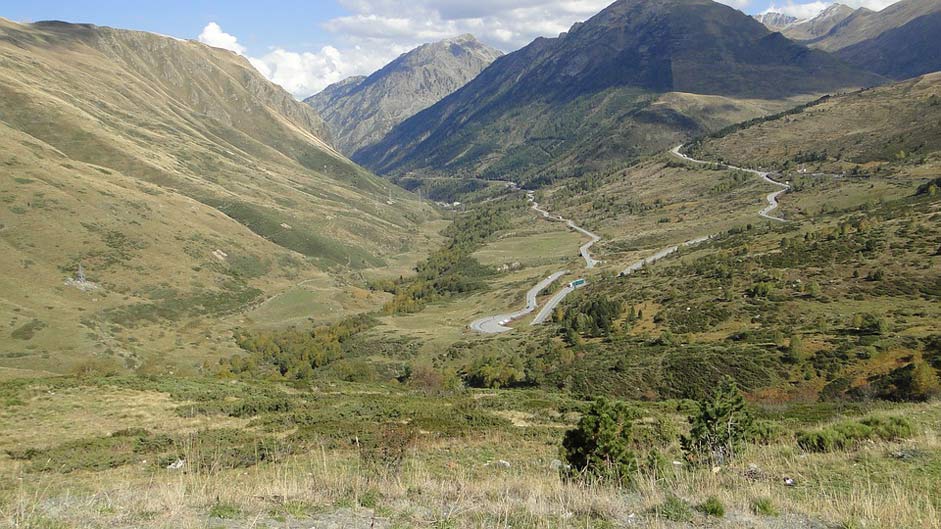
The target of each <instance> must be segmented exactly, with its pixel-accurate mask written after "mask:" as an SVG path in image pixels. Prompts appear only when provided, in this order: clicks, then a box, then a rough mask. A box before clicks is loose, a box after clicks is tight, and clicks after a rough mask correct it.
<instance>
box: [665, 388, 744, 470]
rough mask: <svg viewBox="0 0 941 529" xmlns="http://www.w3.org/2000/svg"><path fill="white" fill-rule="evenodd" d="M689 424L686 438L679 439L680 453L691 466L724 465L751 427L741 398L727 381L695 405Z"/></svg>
mask: <svg viewBox="0 0 941 529" xmlns="http://www.w3.org/2000/svg"><path fill="white" fill-rule="evenodd" d="M689 423H690V431H689V435H688V436H684V437H683V438H682V445H683V452H684V453H685V454H686V459H687V460H688V461H690V462H691V463H697V464H706V465H726V464H728V463H729V462H730V461H731V460H733V459H734V458H735V457H736V455H737V454H738V453H739V451H740V450H741V447H742V445H743V444H744V443H745V441H747V440H748V439H749V438H750V437H751V436H752V431H753V427H754V422H753V419H752V416H751V413H750V412H749V411H748V407H747V405H746V404H745V398H744V397H743V396H742V394H741V392H739V390H738V387H737V386H736V385H735V383H734V382H732V381H731V380H726V381H725V382H723V383H722V385H721V386H720V387H719V388H717V390H716V391H715V393H714V394H713V395H712V397H711V398H709V399H707V400H703V401H700V402H699V412H698V413H696V414H695V415H692V416H690V418H689Z"/></svg>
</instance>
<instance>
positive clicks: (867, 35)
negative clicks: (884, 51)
mask: <svg viewBox="0 0 941 529" xmlns="http://www.w3.org/2000/svg"><path fill="white" fill-rule="evenodd" d="M939 11H941V3H939V2H937V1H936V0H902V1H900V2H897V3H895V4H892V5H891V6H889V7H887V8H885V9H883V10H882V11H871V10H869V9H857V10H856V11H855V12H853V13H852V14H850V15H849V16H847V17H845V18H843V19H842V20H841V21H840V22H839V23H838V24H836V25H834V26H833V27H832V29H830V30H829V31H828V32H826V33H823V34H820V35H817V36H813V35H811V36H810V39H809V40H808V42H807V44H809V45H810V46H812V47H814V48H817V49H821V50H826V51H836V50H841V49H843V48H846V47H848V46H852V45H854V44H858V43H860V42H863V41H866V40H869V39H875V38H876V37H878V36H880V35H882V34H883V33H885V32H887V31H890V30H894V29H898V28H901V27H903V26H905V25H906V24H909V23H910V22H913V21H915V20H916V19H918V18H921V17H924V16H928V15H932V14H935V13H938V12H939ZM788 36H790V37H792V38H797V39H800V38H801V37H800V36H799V35H793V34H789V35H788ZM913 42H915V41H913ZM897 51H898V52H899V53H900V57H901V56H902V55H910V54H912V53H913V52H915V51H916V50H904V49H899V50H897ZM934 55H937V54H934Z"/></svg>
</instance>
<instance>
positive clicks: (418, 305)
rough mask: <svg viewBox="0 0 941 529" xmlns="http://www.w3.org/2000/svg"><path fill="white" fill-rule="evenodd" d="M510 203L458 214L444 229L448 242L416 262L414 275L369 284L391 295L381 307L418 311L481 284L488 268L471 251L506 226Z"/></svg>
mask: <svg viewBox="0 0 941 529" xmlns="http://www.w3.org/2000/svg"><path fill="white" fill-rule="evenodd" d="M510 207H511V206H508V205H506V204H503V205H487V206H484V207H481V208H477V209H474V210H472V211H470V212H468V213H467V214H466V215H464V216H462V217H459V218H458V219H457V220H456V221H455V222H454V223H452V224H451V225H450V226H448V228H447V229H445V231H444V235H445V237H447V238H448V242H447V243H446V244H445V245H444V246H443V247H442V248H440V249H438V250H436V251H435V252H434V253H432V254H431V255H430V256H428V258H427V259H425V261H423V262H421V263H419V265H418V266H416V267H415V275H414V276H412V277H410V278H400V279H399V280H398V281H394V282H387V283H374V284H373V285H371V286H372V288H376V289H379V288H381V289H382V290H386V291H387V292H389V293H391V294H393V295H394V298H393V299H392V301H390V302H389V303H387V304H386V306H385V307H384V308H383V310H384V311H385V312H386V313H388V314H404V313H413V312H419V311H421V310H422V309H423V308H424V307H425V305H426V304H428V303H429V302H432V301H436V300H439V299H442V298H446V297H448V296H452V295H455V294H463V293H466V292H472V291H474V290H477V289H479V288H481V287H482V286H483V281H482V280H483V278H484V277H486V276H487V275H489V274H490V273H491V271H490V270H489V269H488V268H487V267H485V266H483V265H481V264H480V263H479V262H478V261H477V260H476V259H475V258H473V257H471V254H472V253H474V251H476V250H477V249H478V248H480V246H481V245H482V244H483V243H484V242H485V241H486V240H487V239H489V238H490V237H491V236H492V235H493V234H494V233H496V232H497V231H500V230H504V229H507V228H509V226H510V220H509V219H510V216H509V208H510Z"/></svg>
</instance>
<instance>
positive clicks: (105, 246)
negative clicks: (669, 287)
mask: <svg viewBox="0 0 941 529" xmlns="http://www.w3.org/2000/svg"><path fill="white" fill-rule="evenodd" d="M0 58H2V62H0V70H2V75H0V143H2V145H3V149H2V152H3V155H2V156H3V160H2V164H3V165H2V169H0V180H2V181H3V185H2V187H0V189H2V191H0V195H2V201H3V203H2V207H0V225H2V228H0V247H2V248H3V251H2V252H0V253H2V258H0V259H2V261H3V280H2V281H3V282H4V288H3V289H2V294H0V298H2V301H0V311H2V314H3V318H4V320H5V321H6V323H5V328H4V330H3V331H2V332H0V343H2V349H3V350H4V352H5V354H9V355H14V356H11V357H10V359H8V360H7V361H5V362H4V363H5V364H6V365H9V366H17V367H29V368H35V369H57V370H59V369H66V368H68V367H69V364H70V362H72V361H80V360H82V359H85V360H87V359H88V358H89V357H90V355H93V354H107V355H109V356H111V355H113V356H115V357H117V358H118V361H119V362H124V361H126V362H128V363H129V364H134V363H135V362H140V361H142V360H143V357H145V356H147V353H149V352H153V351H160V352H165V353H173V355H174V357H175V358H177V359H180V358H186V357H187V356H190V357H191V358H188V359H186V360H185V361H186V362H188V363H192V362H194V361H195V357H198V356H202V355H205V354H209V355H211V354H212V351H213V349H216V348H221V349H225V348H228V347H231V345H229V344H228V342H226V341H224V340H223V341H222V342H220V341H219V340H220V337H221V336H226V333H227V332H228V330H227V329H230V328H231V326H232V325H233V324H234V323H235V321H236V320H237V319H238V318H235V319H233V321H230V322H228V323H222V322H221V319H223V318H224V317H225V316H229V315H232V316H233V317H234V316H235V315H238V314H242V313H244V312H245V311H246V310H247V309H248V308H250V307H251V306H252V305H253V304H255V303H260V302H261V301H263V300H265V298H267V297H270V296H273V295H276V294H277V293H278V292H280V291H281V290H282V289H285V288H287V287H289V286H291V285H293V284H296V283H298V282H300V281H304V280H310V281H311V282H314V283H315V284H317V285H318V286H319V287H320V288H321V289H322V292H321V293H320V295H319V296H318V295H315V294H313V293H312V294H311V295H310V296H308V299H311V298H313V299H317V298H318V297H329V296H330V295H332V294H335V293H337V292H340V291H342V290H343V289H345V288H346V287H343V286H342V285H338V284H337V283H336V279H334V278H331V277H330V276H327V275H326V274H325V272H328V271H333V272H342V271H344V270H361V269H367V268H373V267H377V266H384V265H391V266H400V265H401V264H402V263H404V262H406V261H408V260H409V259H410V258H406V257H405V256H407V255H408V254H409V253H410V252H411V251H413V250H416V246H420V245H421V244H422V242H423V240H424V237H422V236H417V235H419V233H418V221H419V219H420V214H419V208H418V204H417V202H415V201H413V200H411V199H410V198H408V197H407V196H406V195H405V194H404V193H402V192H401V191H396V190H394V189H392V188H391V187H390V186H389V185H388V184H387V183H385V182H384V181H383V180H381V179H378V178H376V177H374V176H373V175H371V174H369V173H368V172H366V171H365V170H363V169H361V168H359V167H357V166H356V165H355V164H353V163H351V162H350V161H348V160H347V159H345V158H344V157H343V156H341V155H340V154H338V153H337V152H336V151H335V150H334V149H333V148H332V147H331V146H330V144H329V142H328V141H327V138H328V135H327V134H326V131H325V126H324V124H323V121H322V120H321V119H320V118H319V117H318V116H317V114H316V113H315V112H314V111H313V110H312V109H310V108H309V107H307V106H305V105H302V104H299V103H297V102H296V101H294V100H293V99H292V98H291V96H290V95H289V94H287V93H286V92H284V91H283V90H281V89H280V88H278V87H276V86H274V85H272V84H271V83H269V82H267V81H266V80H265V79H264V78H263V77H261V76H260V74H258V73H257V72H255V70H254V69H252V68H251V66H250V65H249V64H248V63H247V62H246V61H245V60H244V59H242V58H241V57H238V56H236V55H235V54H232V53H230V52H227V51H224V50H219V49H213V48H209V47H207V46H204V45H201V44H198V43H195V42H182V41H177V40H174V39H171V38H167V37H160V36H156V35H152V34H147V33H139V32H130V31H121V30H115V29H110V28H99V27H95V26H86V25H71V24H64V23H39V24H32V25H20V24H15V23H12V22H7V21H0ZM390 192H391V193H393V194H394V200H393V201H392V202H393V203H392V204H387V201H388V200H389V194H390ZM429 218H430V217H429ZM403 259H404V260H403ZM79 263H81V264H82V265H83V266H84V268H85V270H86V273H87V276H88V279H89V281H92V282H94V283H96V284H97V285H98V287H99V288H98V289H97V290H94V291H88V292H81V291H80V290H78V289H76V288H74V287H71V286H67V285H66V284H65V280H66V279H67V278H69V277H72V276H74V275H75V274H76V269H77V267H78V265H79ZM26 285H28V288H26V287H25V286H26ZM49 307H52V308H49ZM300 310H302V312H301V313H302V314H307V315H310V316H313V317H332V316H333V315H335V314H337V313H341V312H342V311H343V307H342V306H341V305H334V306H314V305H313V304H308V307H301V308H300ZM239 317H241V316H239ZM210 321H212V322H213V323H209V322H210ZM194 344H199V345H200V346H201V347H200V353H199V354H198V355H193V353H192V352H188V351H190V350H191V348H192V347H193V345H194ZM122 357H123V358H122Z"/></svg>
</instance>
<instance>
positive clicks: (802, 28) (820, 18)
mask: <svg viewBox="0 0 941 529" xmlns="http://www.w3.org/2000/svg"><path fill="white" fill-rule="evenodd" d="M856 11H857V10H855V9H853V8H852V7H849V6H846V5H843V4H831V5H830V6H829V7H827V8H826V9H824V10H823V11H821V12H820V14H818V15H817V16H815V17H813V18H811V19H810V20H802V21H799V22H797V23H794V24H791V25H789V26H788V27H787V28H784V30H783V31H782V33H784V36H786V37H788V38H790V39H794V40H812V39H815V38H818V37H822V36H824V35H826V34H827V33H829V32H830V31H832V30H833V28H834V27H836V26H837V25H838V24H839V23H841V22H843V21H844V20H846V19H847V18H849V17H850V16H852V15H853V14H854V13H856ZM867 11H869V10H868V9H865V8H863V9H860V12H867Z"/></svg>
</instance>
